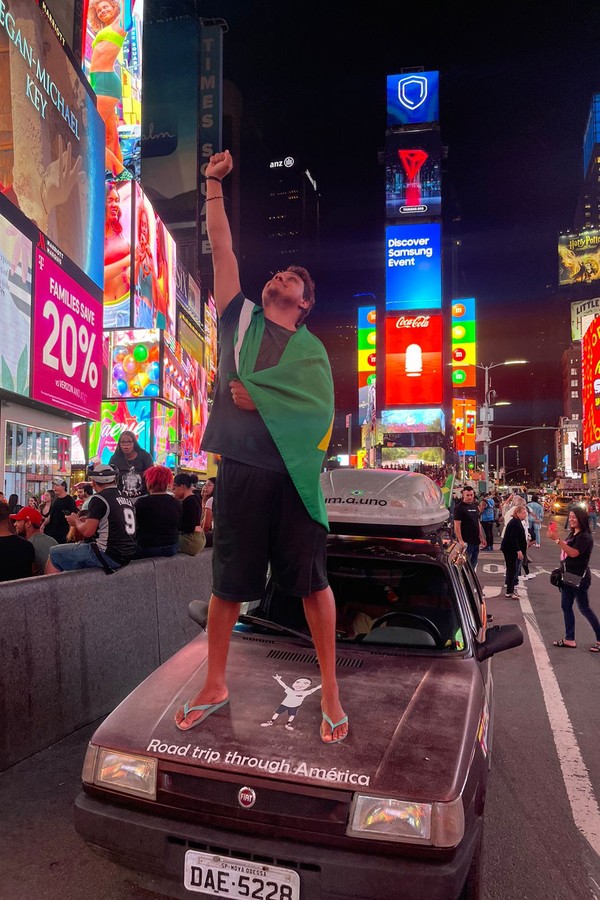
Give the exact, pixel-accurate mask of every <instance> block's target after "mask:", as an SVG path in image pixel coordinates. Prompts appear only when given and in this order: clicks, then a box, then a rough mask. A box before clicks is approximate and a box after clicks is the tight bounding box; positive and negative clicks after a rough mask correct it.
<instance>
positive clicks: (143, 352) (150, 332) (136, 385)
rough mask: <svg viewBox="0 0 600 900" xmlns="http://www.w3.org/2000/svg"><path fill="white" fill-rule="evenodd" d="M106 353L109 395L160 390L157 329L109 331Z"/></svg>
mask: <svg viewBox="0 0 600 900" xmlns="http://www.w3.org/2000/svg"><path fill="white" fill-rule="evenodd" d="M109 354H110V362H109V366H110V380H109V385H108V391H107V395H108V396H109V397H114V398H115V399H116V398H118V397H135V398H137V397H158V396H159V394H161V379H160V376H161V367H160V331H158V330H157V329H150V328H148V329H144V328H140V329H132V330H131V331H111V332H110V335H109Z"/></svg>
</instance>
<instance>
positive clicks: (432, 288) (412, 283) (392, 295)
mask: <svg viewBox="0 0 600 900" xmlns="http://www.w3.org/2000/svg"><path fill="white" fill-rule="evenodd" d="M385 253H386V262H385V290H386V294H385V297H386V300H385V305H386V309H387V310H404V309H439V308H440V307H441V305H442V252H441V225H438V224H436V223H432V224H428V225H389V226H388V227H387V228H386V230H385Z"/></svg>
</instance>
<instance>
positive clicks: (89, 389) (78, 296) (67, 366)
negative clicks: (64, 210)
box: [31, 247, 102, 419]
mask: <svg viewBox="0 0 600 900" xmlns="http://www.w3.org/2000/svg"><path fill="white" fill-rule="evenodd" d="M33 346H34V348H35V358H34V360H33V366H32V390H31V397H32V399H33V400H38V401H40V402H41V403H47V404H49V405H51V406H54V407H58V408H59V409H63V410H67V411H68V412H71V413H74V414H75V415H77V416H82V417H83V418H87V419H97V418H98V413H99V410H100V401H101V397H102V384H101V379H100V375H101V369H102V303H101V302H100V301H99V300H96V299H95V298H94V297H92V295H91V294H89V293H88V292H87V291H86V290H85V289H84V288H83V287H82V286H81V285H80V284H78V283H77V282H76V281H75V280H74V279H73V278H71V276H70V275H68V274H67V272H65V270H64V269H62V268H61V267H60V266H59V265H58V264H57V263H56V262H55V261H54V260H53V259H52V258H51V257H50V256H49V255H48V254H47V253H44V252H43V251H42V250H41V249H40V248H39V247H38V248H36V254H35V300H34V309H33Z"/></svg>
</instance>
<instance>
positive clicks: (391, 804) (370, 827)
mask: <svg viewBox="0 0 600 900" xmlns="http://www.w3.org/2000/svg"><path fill="white" fill-rule="evenodd" d="M464 833H465V816H464V810H463V804H462V799H461V798H460V797H458V798H457V799H456V800H452V801H451V802H450V803H414V802H413V801H409V800H394V799H391V798H388V797H372V796H368V795H366V794H355V795H354V799H353V801H352V807H351V810H350V818H349V821H348V827H347V828H346V834H347V835H349V836H350V837H358V838H367V839H369V840H374V841H399V842H401V843H406V844H429V845H430V846H433V847H456V845H457V844H459V843H460V841H461V840H462V838H463V835H464Z"/></svg>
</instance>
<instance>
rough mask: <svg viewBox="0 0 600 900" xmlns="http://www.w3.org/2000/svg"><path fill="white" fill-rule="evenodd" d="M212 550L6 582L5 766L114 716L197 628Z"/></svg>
mask: <svg viewBox="0 0 600 900" xmlns="http://www.w3.org/2000/svg"><path fill="white" fill-rule="evenodd" d="M211 559H212V550H210V549H206V550H203V551H202V553H199V554H198V556H187V555H185V554H182V553H179V554H177V556H174V557H171V558H169V559H166V558H157V559H145V560H135V561H134V562H131V563H130V564H129V565H128V566H126V567H125V568H124V569H121V570H119V571H118V572H115V574H114V575H106V574H105V573H104V572H103V571H102V570H100V569H87V570H80V571H77V572H65V573H62V574H61V575H51V576H50V575H47V576H41V577H39V578H27V579H23V580H20V581H8V582H2V583H0V772H1V771H4V770H5V769H6V768H8V767H9V766H11V765H14V764H15V763H16V762H19V761H20V760H22V759H26V758H27V757H28V756H31V755H32V754H33V753H37V752H38V751H39V750H42V749H44V748H45V747H48V746H50V745H51V744H53V743H55V742H56V741H59V740H60V739H61V738H63V737H66V736H67V735H68V734H71V733H72V732H73V731H76V730H77V729H78V728H81V727H83V726H84V725H88V724H90V723H91V722H94V721H95V720H96V719H98V718H101V717H102V716H104V715H106V714H107V713H109V712H110V711H111V710H112V709H114V707H115V706H117V704H118V703H120V702H121V700H122V699H123V698H124V697H125V696H126V695H127V694H128V693H129V692H130V691H131V690H132V689H133V688H134V687H135V686H136V685H138V684H139V683H140V682H141V681H142V680H143V679H144V678H145V677H146V676H147V675H149V674H150V672H152V671H153V670H154V669H156V668H157V666H159V665H160V664H161V663H163V662H164V661H165V660H166V659H168V658H169V657H170V656H172V655H173V653H175V652H176V651H177V650H179V649H180V648H181V647H183V646H184V645H185V644H186V643H187V642H188V641H190V640H191V639H192V638H193V637H195V636H196V635H197V634H198V633H199V627H198V625H196V624H195V623H194V622H193V621H192V620H191V619H190V618H189V616H188V613H187V608H188V603H189V602H190V600H193V599H201V600H208V598H209V597H210V590H211V583H212V573H211Z"/></svg>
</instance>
